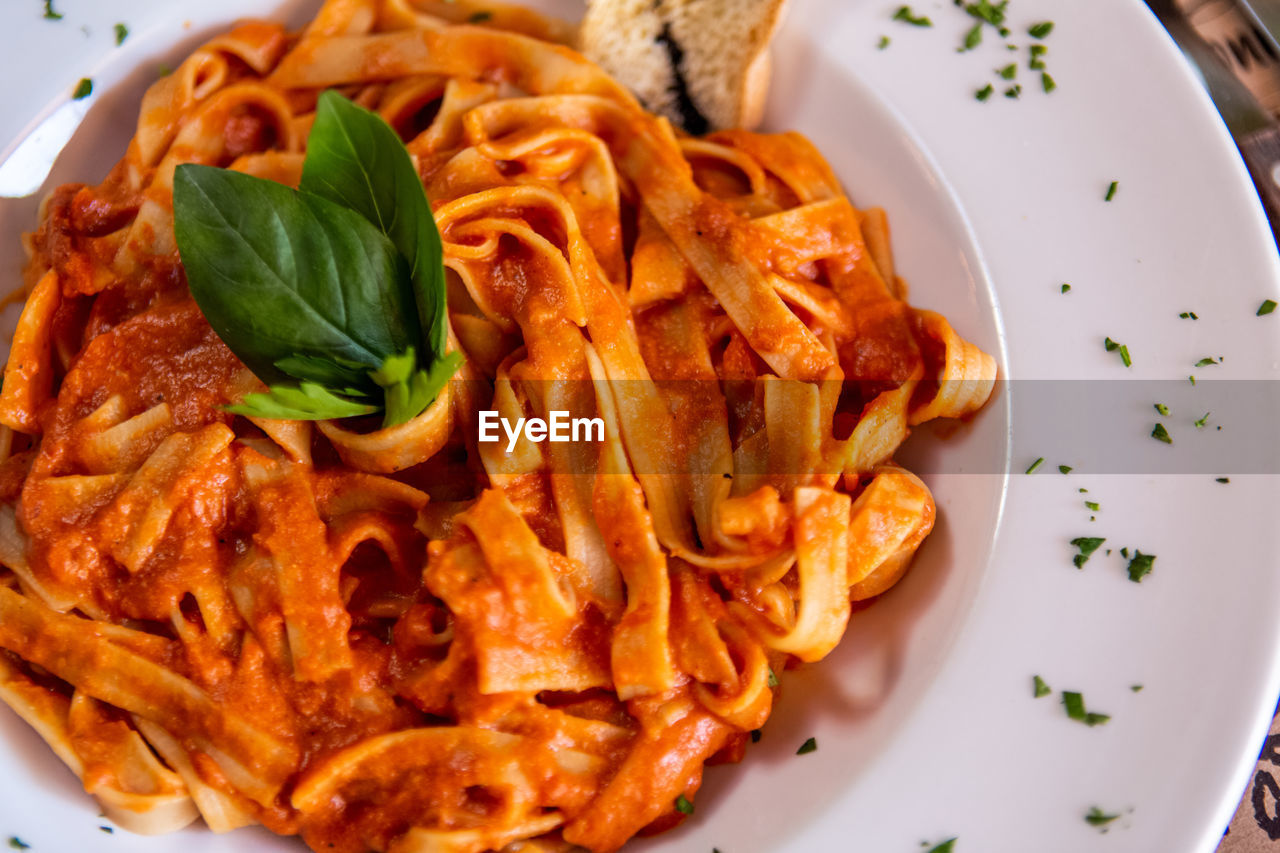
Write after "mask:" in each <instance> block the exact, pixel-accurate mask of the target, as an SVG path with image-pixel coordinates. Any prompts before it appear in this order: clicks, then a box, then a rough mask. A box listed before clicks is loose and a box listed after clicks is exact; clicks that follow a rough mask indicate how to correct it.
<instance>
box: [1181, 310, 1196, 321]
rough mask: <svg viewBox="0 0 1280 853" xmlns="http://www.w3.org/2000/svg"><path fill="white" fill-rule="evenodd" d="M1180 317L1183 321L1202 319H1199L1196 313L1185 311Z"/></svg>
mask: <svg viewBox="0 0 1280 853" xmlns="http://www.w3.org/2000/svg"><path fill="white" fill-rule="evenodd" d="M1178 316H1179V317H1181V318H1182V319H1183V320H1199V319H1200V318H1199V317H1197V316H1196V312H1194V311H1183V312H1182V313H1181V314H1179V315H1178Z"/></svg>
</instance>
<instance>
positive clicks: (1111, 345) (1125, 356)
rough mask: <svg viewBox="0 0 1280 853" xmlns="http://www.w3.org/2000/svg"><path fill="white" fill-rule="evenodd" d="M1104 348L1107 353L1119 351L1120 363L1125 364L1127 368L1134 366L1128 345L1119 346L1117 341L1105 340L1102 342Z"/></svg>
mask: <svg viewBox="0 0 1280 853" xmlns="http://www.w3.org/2000/svg"><path fill="white" fill-rule="evenodd" d="M1102 346H1103V348H1104V349H1106V351H1107V352H1116V351H1119V353H1120V361H1121V362H1122V363H1123V364H1124V366H1125V367H1132V366H1133V359H1132V358H1130V357H1129V347H1128V346H1127V345H1126V344H1118V343H1116V342H1115V341H1113V340H1111V338H1104V339H1103V341H1102Z"/></svg>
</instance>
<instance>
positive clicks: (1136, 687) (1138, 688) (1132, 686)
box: [1129, 684, 1142, 693]
mask: <svg viewBox="0 0 1280 853" xmlns="http://www.w3.org/2000/svg"><path fill="white" fill-rule="evenodd" d="M1129 689H1130V690H1132V691H1133V692H1134V693H1141V692H1142V685H1141V684H1130V685H1129Z"/></svg>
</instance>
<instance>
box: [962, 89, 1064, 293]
mask: <svg viewBox="0 0 1280 853" xmlns="http://www.w3.org/2000/svg"><path fill="white" fill-rule="evenodd" d="M994 91H995V88H994V87H992V85H991V84H990V83H988V84H987V85H985V86H983V87H982V88H981V89H979V90H978V91H977V92H974V93H973V96H974V97H975V98H977V99H978V100H979V101H985V100H986V99H987V98H990V97H991V93H992V92H994ZM1063 287H1066V285H1063ZM1062 292H1063V293H1066V291H1065V290H1064V291H1062Z"/></svg>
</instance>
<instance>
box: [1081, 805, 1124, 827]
mask: <svg viewBox="0 0 1280 853" xmlns="http://www.w3.org/2000/svg"><path fill="white" fill-rule="evenodd" d="M1119 817H1120V815H1118V814H1107V813H1106V812H1104V811H1103V810H1102V809H1100V808H1098V807H1097V806H1093V807H1092V808H1090V809H1089V812H1088V814H1086V815H1085V816H1084V821H1085V823H1087V824H1089V826H1106V825H1107V824H1109V823H1111V821H1113V820H1116V819H1117V818H1119Z"/></svg>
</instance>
